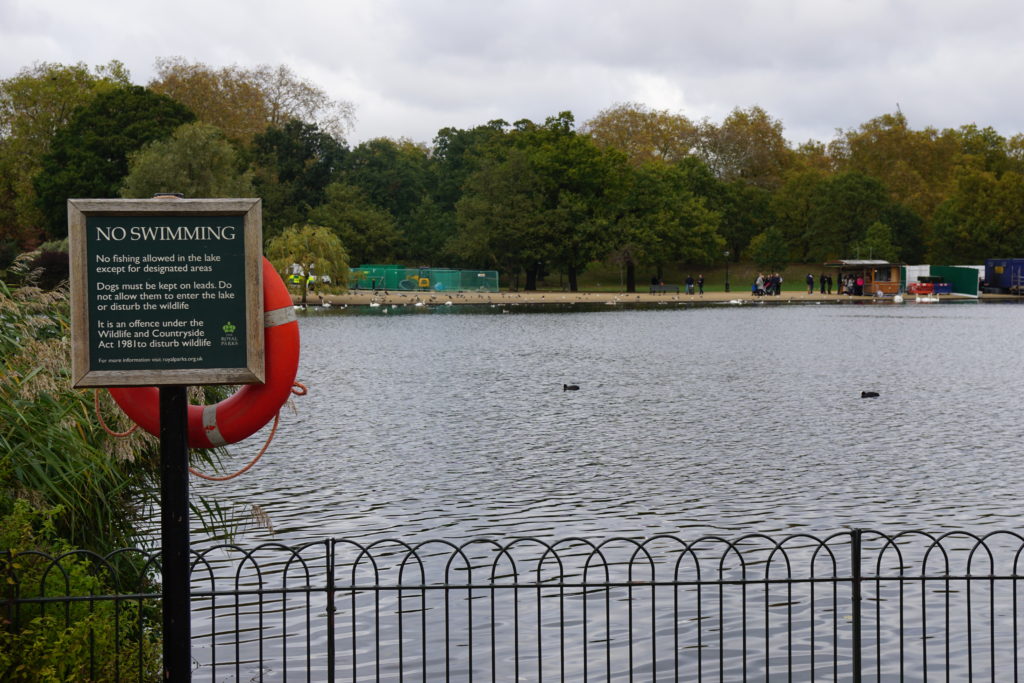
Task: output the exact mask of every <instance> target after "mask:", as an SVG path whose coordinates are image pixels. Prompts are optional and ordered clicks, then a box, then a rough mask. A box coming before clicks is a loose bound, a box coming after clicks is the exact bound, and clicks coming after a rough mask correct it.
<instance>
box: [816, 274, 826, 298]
mask: <svg viewBox="0 0 1024 683" xmlns="http://www.w3.org/2000/svg"><path fill="white" fill-rule="evenodd" d="M826 277H828V276H827V275H825V273H822V274H821V275H820V276H819V277H818V288H819V289H820V290H821V293H822V294H824V293H825V278H826Z"/></svg>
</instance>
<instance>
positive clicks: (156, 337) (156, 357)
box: [68, 197, 264, 387]
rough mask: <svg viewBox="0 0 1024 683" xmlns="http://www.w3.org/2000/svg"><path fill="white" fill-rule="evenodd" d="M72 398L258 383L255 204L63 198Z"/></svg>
mask: <svg viewBox="0 0 1024 683" xmlns="http://www.w3.org/2000/svg"><path fill="white" fill-rule="evenodd" d="M68 236H69V250H70V265H71V340H72V355H71V371H72V379H73V384H74V386H76V387H113V386H149V385H154V386H161V385H165V386H166V385H186V384H253V383H257V382H263V381H264V356H263V283H262V272H263V269H262V248H263V244H262V241H263V234H262V223H261V204H260V200H259V199H177V198H174V197H166V198H163V197H161V198H157V199H69V200H68Z"/></svg>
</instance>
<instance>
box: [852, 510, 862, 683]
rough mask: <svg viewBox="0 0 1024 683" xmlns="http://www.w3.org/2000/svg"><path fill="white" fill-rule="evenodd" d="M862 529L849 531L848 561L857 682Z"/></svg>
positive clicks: (854, 665)
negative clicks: (850, 567)
mask: <svg viewBox="0 0 1024 683" xmlns="http://www.w3.org/2000/svg"><path fill="white" fill-rule="evenodd" d="M862 531H863V530H862V529H852V530H851V532H850V544H851V548H850V558H851V560H850V563H851V564H852V570H853V571H852V573H851V585H850V600H851V601H852V603H853V604H852V619H853V638H852V641H853V642H852V647H853V680H854V681H855V683H859V681H860V680H861V615H860V600H861V592H860V588H861V578H862V577H861V573H860V551H861V534H862Z"/></svg>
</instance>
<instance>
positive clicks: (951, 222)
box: [929, 169, 1024, 265]
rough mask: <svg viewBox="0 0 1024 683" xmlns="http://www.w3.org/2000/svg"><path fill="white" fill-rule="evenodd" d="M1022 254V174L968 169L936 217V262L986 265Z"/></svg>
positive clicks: (932, 256)
mask: <svg viewBox="0 0 1024 683" xmlns="http://www.w3.org/2000/svg"><path fill="white" fill-rule="evenodd" d="M1021 253H1024V175H1022V174H1020V173H1016V172H1007V173H1004V174H1003V175H1002V176H1001V177H1000V178H998V179H997V178H996V177H995V175H994V174H992V173H988V172H985V171H979V170H971V169H966V170H964V171H962V172H961V174H960V177H959V178H958V179H957V182H956V186H955V189H954V191H953V193H952V195H951V196H950V197H949V199H947V200H946V201H945V202H943V204H941V205H940V206H939V208H938V209H937V210H936V212H935V218H934V220H933V222H932V244H931V248H930V253H929V258H930V260H931V261H932V262H933V263H941V264H951V265H955V264H957V263H982V262H984V260H985V259H986V258H993V257H1005V256H1014V255H1016V254H1021Z"/></svg>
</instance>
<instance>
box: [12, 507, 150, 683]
mask: <svg viewBox="0 0 1024 683" xmlns="http://www.w3.org/2000/svg"><path fill="white" fill-rule="evenodd" d="M60 514H61V510H60V509H59V508H55V509H52V510H46V511H40V510H36V509H33V507H32V506H31V505H29V503H28V502H27V501H25V500H16V501H14V503H13V505H12V509H11V512H10V513H9V514H8V515H6V516H4V517H3V519H2V520H0V547H3V548H5V549H6V551H5V552H4V553H3V554H2V555H0V576H2V577H3V580H4V599H5V601H8V603H7V604H8V605H12V604H13V602H11V601H13V600H14V599H20V600H22V601H25V600H31V599H32V598H38V597H48V598H53V597H58V596H69V597H70V596H95V595H109V594H111V593H113V592H115V590H114V589H115V587H116V585H117V584H118V582H116V581H113V580H112V577H111V576H109V574H108V573H107V572H106V571H105V569H106V567H103V565H102V563H98V562H95V561H91V560H89V559H87V558H88V556H87V555H85V554H82V553H75V552H72V551H71V549H70V547H69V546H68V545H67V543H66V542H65V541H63V540H62V539H61V538H60V537H59V536H58V535H57V532H56V530H55V527H54V520H55V519H56V518H58V517H59V516H60ZM143 582H144V577H140V580H139V584H140V585H141V583H143ZM122 587H123V584H122ZM136 587H139V586H138V585H137V586H136ZM7 616H8V617H9V618H0V680H4V681H106V680H118V679H126V680H140V679H141V680H158V679H159V677H160V641H159V612H158V611H157V610H156V609H155V608H154V607H153V606H151V605H143V604H141V603H140V602H138V601H134V600H133V601H114V600H96V601H89V600H81V601H75V602H67V603H60V602H39V603H33V602H21V603H20V604H18V605H17V606H15V607H14V608H13V609H12V610H9V611H8V612H7Z"/></svg>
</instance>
